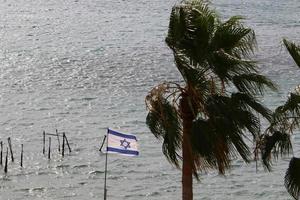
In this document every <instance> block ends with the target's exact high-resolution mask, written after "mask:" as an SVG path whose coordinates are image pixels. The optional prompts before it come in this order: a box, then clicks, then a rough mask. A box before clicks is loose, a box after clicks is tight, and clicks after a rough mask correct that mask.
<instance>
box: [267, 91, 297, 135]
mask: <svg viewBox="0 0 300 200" xmlns="http://www.w3.org/2000/svg"><path fill="white" fill-rule="evenodd" d="M273 127H279V128H283V129H289V130H293V129H294V128H295V127H300V95H298V94H295V93H291V94H290V96H289V98H288V100H287V101H286V102H285V104H284V105H282V106H278V107H277V108H276V110H275V113H274V115H273V122H272V123H271V126H270V127H269V128H270V129H272V128H273Z"/></svg>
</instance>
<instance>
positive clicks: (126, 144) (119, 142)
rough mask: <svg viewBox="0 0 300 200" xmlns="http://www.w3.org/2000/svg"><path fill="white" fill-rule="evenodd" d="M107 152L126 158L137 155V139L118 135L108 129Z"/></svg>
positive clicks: (126, 135)
mask: <svg viewBox="0 0 300 200" xmlns="http://www.w3.org/2000/svg"><path fill="white" fill-rule="evenodd" d="M107 140H108V141H107V152H108V153H117V154H122V155H126V156H137V155H139V151H138V148H137V147H138V145H137V139H136V137H135V136H134V135H129V134H124V133H119V132H117V131H113V130H110V129H108V132H107Z"/></svg>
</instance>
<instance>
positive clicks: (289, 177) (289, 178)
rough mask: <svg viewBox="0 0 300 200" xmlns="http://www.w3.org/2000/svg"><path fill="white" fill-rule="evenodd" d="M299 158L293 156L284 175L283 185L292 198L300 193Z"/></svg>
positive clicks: (297, 197) (296, 197)
mask: <svg viewBox="0 0 300 200" xmlns="http://www.w3.org/2000/svg"><path fill="white" fill-rule="evenodd" d="M299 169H300V159H299V158H295V157H293V158H292V159H291V161H290V164H289V168H288V169H287V171H286V174H285V177H284V185H285V187H286V189H287V191H288V192H289V193H290V195H291V196H292V197H294V199H299V195H300V173H299Z"/></svg>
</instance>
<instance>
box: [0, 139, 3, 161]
mask: <svg viewBox="0 0 300 200" xmlns="http://www.w3.org/2000/svg"><path fill="white" fill-rule="evenodd" d="M0 150H1V151H0V165H1V166H2V156H3V142H2V141H1V142H0Z"/></svg>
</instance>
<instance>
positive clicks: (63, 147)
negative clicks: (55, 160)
mask: <svg viewBox="0 0 300 200" xmlns="http://www.w3.org/2000/svg"><path fill="white" fill-rule="evenodd" d="M46 135H48V136H55V137H56V138H57V145H58V152H61V155H62V157H64V156H65V143H66V144H67V146H68V149H69V153H71V152H72V150H71V147H70V144H69V141H68V138H67V136H66V133H65V132H63V133H59V132H58V131H57V129H56V134H51V133H46V132H45V131H43V154H44V155H45V153H46ZM60 135H62V137H63V141H62V149H60V138H59V136H60ZM50 158H51V137H49V138H48V159H50Z"/></svg>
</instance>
